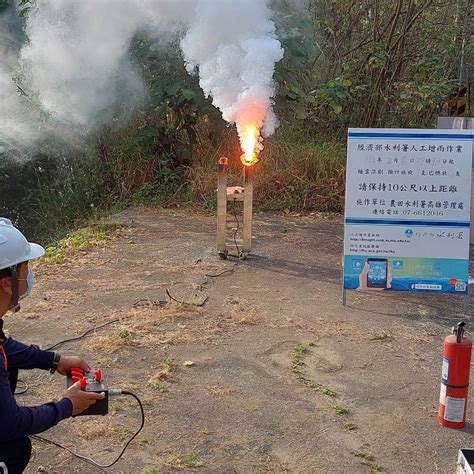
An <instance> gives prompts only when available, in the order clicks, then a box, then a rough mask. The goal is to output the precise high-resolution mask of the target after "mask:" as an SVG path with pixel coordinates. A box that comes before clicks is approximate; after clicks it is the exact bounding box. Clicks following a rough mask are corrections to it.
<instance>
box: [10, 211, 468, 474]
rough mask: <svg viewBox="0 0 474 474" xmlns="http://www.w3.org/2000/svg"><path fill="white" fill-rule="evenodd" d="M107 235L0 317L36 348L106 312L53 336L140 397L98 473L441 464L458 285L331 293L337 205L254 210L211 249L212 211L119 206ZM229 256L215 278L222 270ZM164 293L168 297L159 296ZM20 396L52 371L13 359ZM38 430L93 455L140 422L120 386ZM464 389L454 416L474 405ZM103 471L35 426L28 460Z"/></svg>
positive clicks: (448, 460) (59, 384)
mask: <svg viewBox="0 0 474 474" xmlns="http://www.w3.org/2000/svg"><path fill="white" fill-rule="evenodd" d="M111 220H112V221H114V222H119V223H122V224H123V226H124V227H123V228H122V229H121V230H120V231H119V233H118V234H117V236H115V237H114V238H113V239H112V240H111V241H110V242H109V243H108V245H107V246H105V247H103V248H98V249H94V250H92V251H89V252H88V253H84V254H81V255H79V256H76V257H74V258H73V259H70V260H69V261H66V262H64V263H61V264H55V265H48V266H42V267H40V268H39V270H38V274H37V285H36V288H35V291H34V295H33V296H31V297H30V298H29V299H28V300H26V301H25V304H24V307H23V310H22V312H20V313H18V314H17V315H15V316H9V317H8V318H7V320H6V324H5V325H6V327H7V328H8V329H9V331H10V334H11V335H13V336H15V337H16V338H17V339H19V340H22V341H25V342H26V341H29V342H33V343H37V344H39V345H41V346H42V347H48V346H49V345H51V344H53V343H55V342H57V341H59V340H62V339H65V338H67V337H72V336H76V335H78V334H81V333H82V332H84V331H85V330H87V329H89V328H93V327H95V326H97V325H100V324H103V323H105V322H107V321H113V320H114V319H118V320H119V321H118V322H115V323H112V324H110V325H109V326H107V327H105V328H103V329H100V330H98V331H96V332H95V333H93V334H91V335H90V336H88V337H85V338H83V339H81V340H79V341H75V342H70V343H67V344H65V345H64V346H62V347H61V349H60V351H61V352H63V353H68V354H79V355H82V356H84V357H85V358H86V359H87V360H88V361H89V362H90V363H91V364H92V365H94V366H100V367H102V368H103V370H104V372H105V374H106V376H107V379H108V383H109V385H110V386H113V387H122V388H127V389H132V390H133V391H135V392H136V393H137V394H138V395H139V396H140V398H141V399H142V400H143V402H144V405H145V410H146V426H145V429H144V430H143V432H142V433H141V434H140V435H139V436H138V438H137V439H136V440H135V441H134V442H133V443H132V444H131V446H130V448H129V449H128V450H127V452H126V453H125V455H124V457H123V459H122V460H121V461H119V462H118V463H117V464H116V465H115V466H114V467H112V468H110V471H111V472H140V473H142V474H145V473H154V472H169V471H172V470H175V469H183V470H197V471H201V472H226V473H233V472H238V473H247V472H301V473H311V472H350V473H355V472H357V473H359V472H361V473H364V472H371V471H383V472H393V473H408V472H426V473H432V472H446V473H448V472H455V469H456V458H457V451H458V449H459V448H463V447H471V446H472V445H473V444H474V443H473V436H472V435H473V431H474V428H473V427H474V425H473V424H471V423H470V424H468V425H467V427H466V428H465V429H463V430H460V431H456V430H450V429H447V428H442V427H440V426H439V425H438V422H437V418H436V414H437V407H438V397H439V385H440V371H441V350H442V341H443V339H444V337H445V336H446V335H447V333H448V332H449V330H450V327H451V326H452V325H453V324H454V323H456V322H457V321H458V320H459V319H464V320H467V321H468V322H470V320H471V316H470V315H469V316H465V315H464V316H463V315H462V301H461V300H460V299H455V298H454V297H444V296H438V297H434V296H430V295H428V296H425V295H423V296H421V295H418V296H412V295H397V294H389V293H383V294H382V293H380V292H378V293H373V294H355V293H351V294H349V296H348V306H347V307H343V306H342V305H341V302H340V295H341V289H340V277H341V275H340V273H341V251H342V234H343V227H342V221H341V220H340V219H335V220H323V219H320V218H318V217H317V216H295V215H275V214H257V215H256V216H255V223H254V224H255V228H254V235H255V240H254V251H253V254H252V255H251V256H250V257H249V258H248V259H247V260H246V261H244V262H242V263H241V264H239V265H238V266H237V267H234V261H232V260H231V259H229V260H228V261H222V260H219V258H218V257H217V255H216V252H215V250H214V242H215V217H214V216H212V215H204V214H197V213H195V212H193V211H187V210H150V209H130V210H127V211H125V212H123V213H121V214H119V215H116V216H114V217H112V218H111ZM226 269H229V270H231V269H234V271H232V272H228V273H224V274H223V275H221V276H220V277H213V276H206V275H216V274H218V273H220V272H221V271H223V270H226ZM166 289H168V291H169V293H170V295H171V296H172V297H173V298H174V299H176V300H179V301H182V302H185V303H188V304H180V303H177V302H175V301H172V300H170V298H169V297H168V296H167V294H166ZM21 378H23V379H24V380H25V381H26V382H27V383H28V384H29V385H30V389H29V391H28V392H27V393H26V394H25V395H21V396H18V402H19V403H20V404H25V405H33V404H39V403H42V402H47V401H49V400H50V399H52V398H54V397H59V396H60V395H61V393H62V391H63V390H64V386H65V380H64V378H63V377H61V376H59V375H50V374H49V373H46V372H42V371H33V372H26V371H24V372H22V373H21ZM111 412H112V413H111V414H110V415H108V416H106V417H88V418H76V419H71V420H67V421H64V422H62V423H60V425H58V426H57V427H55V428H53V429H51V430H49V431H48V432H47V433H45V434H44V436H47V437H49V438H50V439H54V440H55V441H57V442H60V443H63V444H65V445H67V446H68V447H70V448H72V449H74V450H77V451H78V452H80V453H82V454H85V455H88V456H92V457H93V458H94V459H96V460H97V461H99V462H104V463H105V462H108V461H110V460H112V459H113V458H114V456H115V455H116V453H118V452H119V451H120V447H121V446H122V445H123V443H124V442H125V441H126V440H127V439H128V437H129V436H130V435H131V434H133V432H134V430H135V429H136V428H137V427H138V425H139V421H140V417H139V410H138V408H137V407H136V404H135V402H134V400H133V399H131V398H126V397H117V398H116V399H113V400H112V401H111ZM473 415H474V404H473V403H470V405H469V406H468V418H469V419H470V420H474V416H473ZM39 468H40V470H41V469H43V472H50V473H53V472H91V473H94V472H102V470H101V469H98V468H94V467H92V466H90V465H88V464H86V463H84V462H83V461H80V460H78V459H76V458H74V457H72V456H71V455H70V454H68V453H67V452H64V451H62V450H60V449H58V448H56V447H54V446H49V445H46V444H43V443H41V442H38V441H34V442H33V457H32V460H31V463H30V465H29V468H28V472H37V471H38V469H39Z"/></svg>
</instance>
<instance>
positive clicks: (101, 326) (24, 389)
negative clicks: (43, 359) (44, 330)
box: [15, 319, 120, 395]
mask: <svg viewBox="0 0 474 474" xmlns="http://www.w3.org/2000/svg"><path fill="white" fill-rule="evenodd" d="M119 321H120V319H113V320H112V321H107V322H106V323H104V324H101V325H100V326H95V327H93V328H91V329H88V330H87V331H86V332H84V333H83V334H81V335H80V336H76V337H71V338H70V339H64V340H62V341H59V342H56V344H53V345H52V346H50V347H46V348H45V349H44V350H45V351H51V350H53V349H56V348H58V347H59V346H61V345H63V344H66V342H72V341H78V340H79V339H82V338H84V337H86V336H88V335H89V334H90V333H92V332H94V331H97V330H99V329H102V328H104V327H105V326H108V325H109V324H113V323H117V322H119ZM18 383H22V384H23V385H25V387H24V388H23V389H22V390H20V391H18V392H17V391H15V395H24V394H25V393H26V392H27V391H28V389H29V388H30V386H29V385H28V384H27V383H26V382H25V381H24V380H22V379H18Z"/></svg>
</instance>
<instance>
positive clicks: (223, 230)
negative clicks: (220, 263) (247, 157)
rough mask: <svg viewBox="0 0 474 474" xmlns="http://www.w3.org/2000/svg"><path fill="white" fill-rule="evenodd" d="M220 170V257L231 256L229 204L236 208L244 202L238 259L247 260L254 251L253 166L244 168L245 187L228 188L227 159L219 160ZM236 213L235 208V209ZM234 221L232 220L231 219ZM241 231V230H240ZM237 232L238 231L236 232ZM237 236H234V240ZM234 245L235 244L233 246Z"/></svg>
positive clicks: (218, 183)
mask: <svg viewBox="0 0 474 474" xmlns="http://www.w3.org/2000/svg"><path fill="white" fill-rule="evenodd" d="M218 163H219V169H218V179H217V252H218V254H219V257H221V258H222V259H226V258H227V256H228V255H229V249H228V235H227V230H228V228H227V226H228V222H229V221H230V222H233V221H232V220H229V219H228V218H229V217H231V216H229V215H228V203H232V204H233V205H234V206H235V205H236V203H237V202H243V226H242V229H241V233H242V240H241V245H240V246H239V245H237V247H238V253H239V254H238V258H239V259H245V258H247V256H248V254H249V253H250V251H251V250H252V220H253V179H254V177H253V175H254V170H253V168H254V167H253V166H244V171H243V186H232V187H228V186H227V181H228V179H227V178H228V165H229V160H228V158H226V157H221V158H219V162H218ZM234 211H235V208H234ZM231 219H232V218H231ZM239 230H240V229H239ZM235 232H236V231H235ZM235 238H236V235H235V234H234V239H235ZM231 245H233V244H231Z"/></svg>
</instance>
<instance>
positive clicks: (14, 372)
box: [0, 369, 31, 474]
mask: <svg viewBox="0 0 474 474" xmlns="http://www.w3.org/2000/svg"><path fill="white" fill-rule="evenodd" d="M8 376H9V379H10V387H11V389H12V392H13V393H14V392H15V388H16V384H17V381H18V369H11V370H10V371H9V373H8ZM30 458H31V441H30V438H28V437H26V438H20V439H15V440H13V441H6V442H0V474H7V473H8V474H19V473H22V472H23V471H24V470H25V468H26V466H27V465H28V463H29V462H30Z"/></svg>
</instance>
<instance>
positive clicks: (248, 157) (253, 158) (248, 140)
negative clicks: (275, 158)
mask: <svg viewBox="0 0 474 474" xmlns="http://www.w3.org/2000/svg"><path fill="white" fill-rule="evenodd" d="M259 136H260V132H259V130H258V128H257V127H255V126H254V125H248V126H247V127H245V129H244V131H243V134H242V138H241V145H242V150H243V151H244V154H243V155H242V156H241V158H240V159H241V161H242V163H243V164H244V165H245V166H252V165H254V164H256V163H258V157H257V143H258V137H259Z"/></svg>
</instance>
